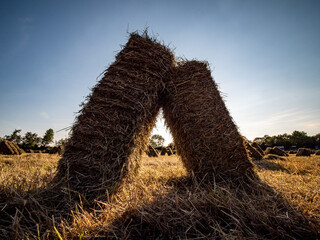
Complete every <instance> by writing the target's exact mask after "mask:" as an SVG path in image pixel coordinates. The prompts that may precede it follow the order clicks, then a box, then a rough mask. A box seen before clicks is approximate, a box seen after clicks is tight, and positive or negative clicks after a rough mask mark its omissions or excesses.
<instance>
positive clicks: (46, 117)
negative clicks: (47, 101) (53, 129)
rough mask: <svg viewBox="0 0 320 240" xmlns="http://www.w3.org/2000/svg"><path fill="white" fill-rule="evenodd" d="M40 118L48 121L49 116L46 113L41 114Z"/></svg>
mask: <svg viewBox="0 0 320 240" xmlns="http://www.w3.org/2000/svg"><path fill="white" fill-rule="evenodd" d="M40 116H41V117H43V118H45V119H49V114H48V113H46V112H41V113H40Z"/></svg>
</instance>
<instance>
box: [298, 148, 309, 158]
mask: <svg viewBox="0 0 320 240" xmlns="http://www.w3.org/2000/svg"><path fill="white" fill-rule="evenodd" d="M310 155H311V150H310V149H308V148H299V149H298V152H297V154H296V156H297V157H302V156H305V157H309V156H310Z"/></svg>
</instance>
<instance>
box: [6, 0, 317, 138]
mask: <svg viewBox="0 0 320 240" xmlns="http://www.w3.org/2000/svg"><path fill="white" fill-rule="evenodd" d="M319 13H320V1H311V0H306V1H302V0H301V1H294V0H288V1H281V0H277V1H272V0H271V1H260V0H252V1H246V0H235V1H232V0H221V1H214V0H212V1H201V0H200V1H182V0H181V1H164V0H163V1H99V0H93V1H89V0H87V1H83V0H77V1H59V0H58V1H46V0H43V1H37V0H33V1H29V0H23V1H15V0H12V1H4V0H1V1H0V25H1V38H0V52H1V54H0V136H4V135H6V134H10V133H11V132H12V131H13V130H14V129H15V128H17V129H22V130H23V134H24V133H25V132H27V131H32V132H37V133H38V134H39V135H43V134H44V132H45V131H46V130H47V129H48V128H53V129H54V130H55V131H58V130H60V129H62V128H65V127H68V126H71V125H72V123H73V121H74V118H75V113H76V112H77V111H79V109H80V107H79V104H80V103H81V102H82V101H84V99H85V96H87V95H88V94H89V93H90V89H91V88H92V87H93V86H94V85H95V84H96V82H97V81H98V79H99V78H98V77H99V75H100V73H101V72H103V71H104V70H105V69H106V68H107V66H108V65H110V64H111V63H112V62H113V61H114V57H115V55H116V54H117V52H119V51H120V50H121V46H120V45H124V44H125V43H126V41H127V39H128V32H131V31H135V30H143V29H144V28H145V27H146V26H148V27H149V31H150V33H151V34H153V35H154V36H157V37H158V39H159V40H161V41H164V43H165V44H169V45H170V47H171V48H173V49H175V50H174V52H175V54H176V56H177V57H185V58H187V59H198V60H206V61H208V62H209V63H210V66H211V68H212V70H213V72H212V76H213V77H214V78H215V81H216V82H217V83H218V85H219V87H220V90H221V91H222V92H223V93H224V96H225V100H226V105H227V107H228V109H229V110H230V113H231V115H232V117H233V119H234V120H235V122H236V124H237V125H238V127H239V130H240V132H241V133H242V134H243V135H245V136H246V137H247V138H249V139H251V140H252V139H254V138H255V137H259V136H263V135H265V134H269V135H276V134H281V133H291V132H292V131H294V130H299V131H306V132H307V133H308V134H309V135H314V134H316V133H319V132H320V120H319V119H320V94H319V93H320V44H319V43H320V14H319ZM164 129H165V127H164V125H163V121H162V120H161V119H159V121H158V123H157V128H156V130H155V131H154V133H160V134H162V135H163V136H165V137H166V139H167V143H168V142H169V141H170V137H169V136H168V132H165V130H164ZM67 134H68V132H66V131H61V132H56V133H55V136H56V137H55V139H56V140H58V139H60V138H62V137H65V136H67Z"/></svg>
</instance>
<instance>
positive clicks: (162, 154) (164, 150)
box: [160, 147, 167, 156]
mask: <svg viewBox="0 0 320 240" xmlns="http://www.w3.org/2000/svg"><path fill="white" fill-rule="evenodd" d="M166 153H167V148H166V147H162V148H161V152H160V154H161V156H164V155H166Z"/></svg>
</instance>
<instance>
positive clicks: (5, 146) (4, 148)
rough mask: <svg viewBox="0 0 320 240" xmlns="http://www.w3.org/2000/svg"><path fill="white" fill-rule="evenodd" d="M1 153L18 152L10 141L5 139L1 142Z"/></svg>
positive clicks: (11, 153)
mask: <svg viewBox="0 0 320 240" xmlns="http://www.w3.org/2000/svg"><path fill="white" fill-rule="evenodd" d="M0 154H4V155H15V154H17V152H16V151H15V150H14V149H13V148H12V146H11V144H10V141H8V140H4V141H2V142H0Z"/></svg>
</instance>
